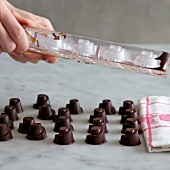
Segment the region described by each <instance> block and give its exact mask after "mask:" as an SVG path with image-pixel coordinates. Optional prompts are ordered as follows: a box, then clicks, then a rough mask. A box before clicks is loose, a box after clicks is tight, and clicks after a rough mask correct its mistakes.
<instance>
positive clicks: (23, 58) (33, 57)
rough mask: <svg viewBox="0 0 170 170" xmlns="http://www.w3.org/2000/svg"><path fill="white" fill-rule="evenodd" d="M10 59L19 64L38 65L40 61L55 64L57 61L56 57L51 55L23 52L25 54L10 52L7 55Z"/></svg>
mask: <svg viewBox="0 0 170 170" xmlns="http://www.w3.org/2000/svg"><path fill="white" fill-rule="evenodd" d="M9 55H10V56H11V58H13V59H14V60H15V61H18V62H20V63H27V62H30V63H34V64H35V63H38V62H39V61H41V60H44V61H46V62H48V63H55V62H56V61H57V60H58V57H57V56H52V55H42V54H38V53H33V52H25V53H22V54H21V53H17V52H12V53H10V54H9Z"/></svg>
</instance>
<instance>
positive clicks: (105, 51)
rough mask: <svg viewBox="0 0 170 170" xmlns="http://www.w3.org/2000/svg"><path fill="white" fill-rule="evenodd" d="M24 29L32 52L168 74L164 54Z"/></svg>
mask: <svg viewBox="0 0 170 170" xmlns="http://www.w3.org/2000/svg"><path fill="white" fill-rule="evenodd" d="M23 28H24V29H25V32H26V35H27V39H28V42H29V49H28V51H31V52H35V53H41V54H46V55H54V56H58V57H61V58H65V59H70V60H76V61H81V62H83V63H87V64H97V65H101V66H106V67H111V68H117V69H123V70H128V71H135V72H138V73H145V74H150V75H155V76H161V77H166V76H167V73H168V69H169V53H167V52H163V51H158V50H151V49H147V48H141V47H135V46H132V45H126V44H120V43H115V42H109V41H103V40H98V39H93V38H88V37H83V36H78V35H73V34H66V33H63V32H55V31H49V30H45V29H40V28H30V27H26V26H23ZM13 53H14V55H16V53H15V52H13ZM17 55H20V56H22V54H18V53H17Z"/></svg>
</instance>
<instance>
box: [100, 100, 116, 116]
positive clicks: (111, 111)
mask: <svg viewBox="0 0 170 170" xmlns="http://www.w3.org/2000/svg"><path fill="white" fill-rule="evenodd" d="M99 108H103V109H104V110H105V112H106V114H107V115H111V114H115V113H116V110H115V108H114V107H113V106H112V102H111V100H109V99H104V100H103V102H102V103H100V104H99Z"/></svg>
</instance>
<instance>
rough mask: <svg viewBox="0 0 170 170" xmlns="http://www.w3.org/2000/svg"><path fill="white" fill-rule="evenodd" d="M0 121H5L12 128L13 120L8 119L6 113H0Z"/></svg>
mask: <svg viewBox="0 0 170 170" xmlns="http://www.w3.org/2000/svg"><path fill="white" fill-rule="evenodd" d="M0 123H5V124H7V126H8V127H9V128H10V129H14V124H13V121H12V120H10V119H9V116H8V115H7V114H1V115H0Z"/></svg>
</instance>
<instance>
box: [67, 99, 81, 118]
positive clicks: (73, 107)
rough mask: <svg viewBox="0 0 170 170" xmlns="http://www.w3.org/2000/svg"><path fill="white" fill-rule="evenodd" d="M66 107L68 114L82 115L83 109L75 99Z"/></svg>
mask: <svg viewBox="0 0 170 170" xmlns="http://www.w3.org/2000/svg"><path fill="white" fill-rule="evenodd" d="M66 107H67V108H68V109H69V110H70V114H73V115H76V114H81V113H83V109H82V108H81V107H80V103H79V101H78V100H77V99H71V100H70V103H69V104H66Z"/></svg>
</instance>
